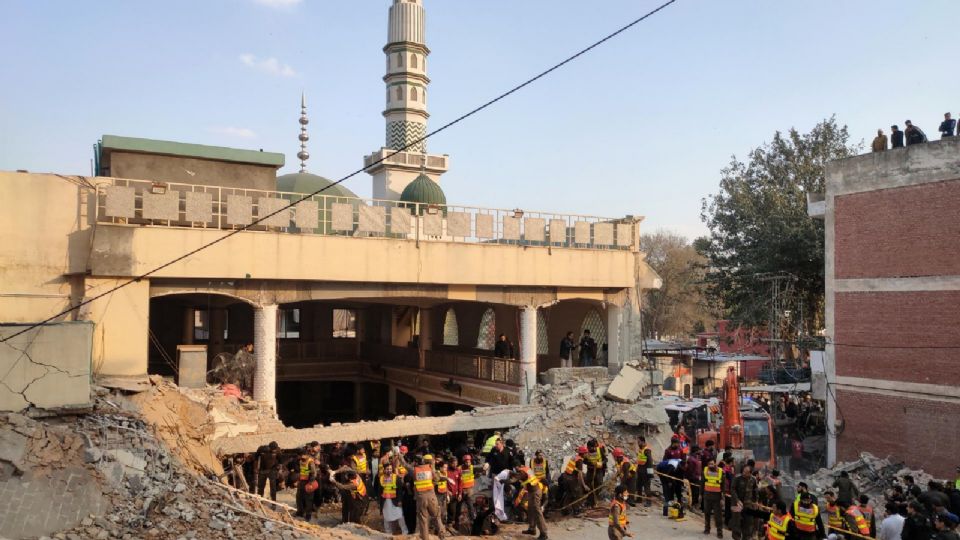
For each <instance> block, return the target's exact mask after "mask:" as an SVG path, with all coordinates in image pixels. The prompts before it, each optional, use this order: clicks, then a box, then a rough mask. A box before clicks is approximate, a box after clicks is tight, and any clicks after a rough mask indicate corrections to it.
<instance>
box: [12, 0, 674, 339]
mask: <svg viewBox="0 0 960 540" xmlns="http://www.w3.org/2000/svg"><path fill="white" fill-rule="evenodd" d="M676 1H677V0H668V1H667V2H664V3H663V4H661V5H660V6H658V7H657V8H655V9H653V10H651V11H649V12H647V13H646V14H644V15H643V16H641V17H639V18H637V19H634V20H633V21H631V22H629V23H627V24H626V25H624V26H621V27H620V28H618V29H617V30H615V31H613V32H611V33H610V34H607V35H606V36H604V37H603V38H602V39H600V40H598V41H595V42H593V43H592V44H590V45H588V46H587V47H585V48H583V49H581V50H580V51H578V52H576V53H575V54H573V55H571V56H568V57H567V58H566V59H564V60H562V61H561V62H559V63H557V64H554V65H553V66H552V67H550V68H547V69H546V70H544V71H542V72H540V73H538V74H537V75H534V76H533V77H531V78H529V79H527V80H526V81H524V82H522V83H520V84H518V85H517V86H514V87H513V88H511V89H510V90H507V91H506V92H504V93H502V94H500V95H498V96H497V97H495V98H493V99H491V100H490V101H487V102H486V103H484V104H482V105H480V106H479V107H476V108H475V109H472V110H470V111H469V112H467V113H465V114H463V115H461V116H459V117H457V118H455V119H453V120H451V121H450V122H447V123H446V124H444V125H442V126H440V127H439V128H437V129H435V130H433V131H431V132H429V133H427V134H426V135H424V136H423V137H420V138H419V139H416V140H414V141H412V142H409V143H407V144H406V145H404V146H402V147H401V148H398V149H396V150H394V151H393V152H391V153H388V154H386V155H384V156H383V157H381V158H380V159H378V160H376V161H373V162H371V163H369V164H367V165H364V166H363V167H362V168H360V169H357V170H356V171H353V172H352V173H350V174H348V175H346V176H344V177H343V178H341V179H339V180H337V181H336V182H333V183H331V184H330V185H328V186H326V187H323V188H320V189H318V190H316V191H314V192H313V193H310V194H308V195H304V196H303V197H301V198H300V199H298V200H296V201H292V202H291V203H290V204H288V205H287V206H284V207H282V208H279V209H277V210H274V211H273V212H271V213H269V214H267V215H265V216H260V217H258V218H257V219H256V220H255V221H253V222H252V223H249V224H247V225H244V226H243V227H241V228H239V229H234V230H232V231H230V232H229V233H227V234H226V235H224V236H221V237H220V238H217V239H215V240H212V241H210V242H208V243H206V244H203V245H202V246H200V247H198V248H196V249H194V250H191V251H188V252H187V253H185V254H183V255H181V256H179V257H177V258H175V259H172V260H170V261H168V262H166V263H164V264H161V265H160V266H158V267H156V268H154V269H152V270H150V271H148V272H145V273H143V274H140V275H139V276H137V277H135V278H131V279H129V280H127V281H125V282H124V283H121V284H120V285H117V286H115V287H113V288H112V289H109V290H107V291H104V292H102V293H100V294H98V295H96V296H94V297H93V298H90V299H87V300H83V301H81V302H80V303H78V304H77V305H75V306H71V307H69V308H67V309H66V310H64V311H61V312H59V313H57V314H56V315H53V316H51V317H48V318H46V319H44V320H43V321H40V322H38V323H34V324H32V325H30V326H28V327H27V328H24V329H23V330H20V331H19V332H16V333H14V334H11V335H9V336H7V337H5V338H3V339H0V343H4V342H6V341H8V340H10V339H13V338H15V337H17V336H19V335H20V334H23V333H26V332H29V331H30V330H33V329H34V328H37V327H39V326H43V325H45V324H47V323H49V322H51V321H53V320H55V319H57V318H59V317H62V316H63V315H66V314H68V313H70V312H72V311H75V310H77V309H79V308H81V307H83V306H85V305H87V304H89V303H91V302H95V301H97V300H99V299H100V298H103V297H105V296H107V295H110V294H113V293H115V292H117V291H118V290H120V289H122V288H124V287H126V286H128V285H131V284H133V283H137V282H139V281H140V280H142V279H144V278H146V277H149V276H151V275H152V274H155V273H157V272H159V271H160V270H163V269H164V268H167V267H169V266H172V265H174V264H176V263H178V262H180V261H182V260H184V259H186V258H188V257H191V256H193V255H196V254H197V253H199V252H201V251H203V250H205V249H207V248H209V247H211V246H214V245H216V244H219V243H220V242H223V241H224V240H226V239H228V238H230V237H232V236H233V235H235V234H237V233H241V232H243V231H246V230H247V229H249V228H250V227H253V226H255V225H257V224H259V223H260V222H262V221H264V220H266V219H269V218H271V217H273V216H275V215H276V214H279V213H280V212H283V211H286V210H287V209H288V208H291V207H293V206H296V205H298V204H300V203H301V202H303V201H305V200H307V199H310V198H312V197H314V196H316V195H319V194H320V193H322V192H324V191H326V190H328V189H330V188H332V187H333V186H336V185H338V184H340V183H342V182H344V181H346V180H349V179H350V178H353V177H354V176H356V175H358V174H360V173H362V172H364V171H366V170H367V169H369V168H370V167H372V166H374V165H377V164H379V163H382V162H383V161H386V160H388V159H390V158H391V157H393V156H395V155H397V154H399V153H401V152H403V151H405V150H407V149H408V148H410V147H415V146H417V145H419V144H420V143H422V142H423V141H425V140H427V139H429V138H430V137H433V136H434V135H436V134H438V133H440V132H442V131H444V130H446V129H448V128H450V127H453V126H454V125H456V124H459V123H460V122H462V121H464V120H466V119H467V118H469V117H471V116H473V115H475V114H477V113H478V112H480V111H482V110H484V109H486V108H488V107H490V106H491V105H493V104H495V103H497V102H498V101H500V100H502V99H504V98H506V97H508V96H510V95H512V94H514V93H516V92H518V91H520V90H522V89H523V88H525V87H527V86H529V85H531V84H533V83H534V82H536V81H538V80H540V79H542V78H543V77H546V76H547V75H549V74H551V73H553V72H554V71H556V70H558V69H560V68H561V67H563V66H565V65H567V64H569V63H570V62H572V61H574V60H576V59H577V58H579V57H581V56H583V55H584V54H586V53H588V52H590V51H592V50H593V49H595V48H597V47H599V46H600V45H602V44H604V43H606V42H607V41H610V40H611V39H613V38H615V37H617V36H618V35H620V34H622V33H624V32H626V31H627V30H629V29H631V28H633V27H634V26H636V25H638V24H640V23H641V22H643V21H645V20H647V19H648V18H650V17H652V16H654V15H656V14H657V13H659V12H660V11H662V10H664V9H666V8H667V7H668V6H670V5H671V4H673V3H675V2H676Z"/></svg>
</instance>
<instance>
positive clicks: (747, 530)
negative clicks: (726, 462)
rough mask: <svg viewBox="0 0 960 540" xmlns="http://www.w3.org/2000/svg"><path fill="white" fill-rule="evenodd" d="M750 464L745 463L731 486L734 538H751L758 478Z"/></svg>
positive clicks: (748, 539) (749, 539)
mask: <svg viewBox="0 0 960 540" xmlns="http://www.w3.org/2000/svg"><path fill="white" fill-rule="evenodd" d="M752 473H753V471H752V469H751V468H750V465H744V466H743V469H741V471H740V476H738V477H736V478H734V479H733V482H732V483H731V486H730V504H731V508H730V510H731V512H733V514H732V516H731V518H730V530H731V531H732V533H733V540H751V539H752V538H753V530H754V522H755V521H756V520H755V518H754V516H753V515H752V511H753V510H754V509H755V507H756V504H757V479H756V478H754V477H753V474H752Z"/></svg>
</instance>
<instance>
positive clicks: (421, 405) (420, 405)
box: [417, 401, 430, 417]
mask: <svg viewBox="0 0 960 540" xmlns="http://www.w3.org/2000/svg"><path fill="white" fill-rule="evenodd" d="M417 416H423V417H426V416H430V404H429V403H427V402H426V401H418V402H417Z"/></svg>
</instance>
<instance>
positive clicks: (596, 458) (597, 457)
mask: <svg viewBox="0 0 960 540" xmlns="http://www.w3.org/2000/svg"><path fill="white" fill-rule="evenodd" d="M586 460H587V461H589V462H590V463H591V464H592V465H593V466H594V467H600V465H601V464H602V462H603V455H601V454H600V447H599V446H598V447H597V450H596V451H595V452H592V453H591V452H587V455H586Z"/></svg>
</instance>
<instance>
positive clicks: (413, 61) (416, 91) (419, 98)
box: [364, 0, 449, 200]
mask: <svg viewBox="0 0 960 540" xmlns="http://www.w3.org/2000/svg"><path fill="white" fill-rule="evenodd" d="M424 28H425V26H424V10H423V2H422V0H393V5H392V6H390V19H389V24H388V26H387V45H386V46H385V47H384V48H383V52H384V54H385V55H386V60H387V65H386V68H387V72H386V75H384V77H383V81H384V83H386V103H387V106H386V109H385V110H384V111H383V116H384V118H385V119H386V142H385V144H384V146H383V148H381V149H380V150H379V151H376V152H374V153H373V154H371V155H369V156H366V157H365V158H364V165H368V164H369V163H371V162H373V161H376V160H377V159H380V158H382V157H384V156H387V155H390V154H391V153H392V152H395V151H397V150H400V149H401V148H404V147H406V148H405V149H404V150H403V151H402V152H401V153H400V154H398V155H396V156H393V157H391V158H390V159H388V160H386V161H384V162H383V163H379V164H377V165H373V166H371V167H370V168H368V169H367V172H368V173H369V174H371V175H372V176H373V197H374V198H375V199H388V200H397V199H399V197H400V193H401V192H402V191H403V188H404V187H406V186H407V184H409V183H410V182H412V181H413V180H414V179H415V178H416V177H417V176H418V175H419V174H420V173H421V171H424V172H426V174H428V175H429V176H430V177H431V178H432V179H433V180H434V181H436V182H438V183H439V181H440V175H442V174H443V173H445V172H446V171H447V168H448V159H449V158H448V157H447V156H446V155H429V154H427V153H426V152H427V145H426V142H425V141H421V142H417V143H415V144H414V141H417V139H420V138H421V137H423V136H424V135H426V134H427V118H429V117H430V114H429V113H427V85H428V84H430V79H429V78H428V77H427V56H428V55H429V54H430V49H428V48H427V46H426V42H425V40H424V33H425V30H424Z"/></svg>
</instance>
